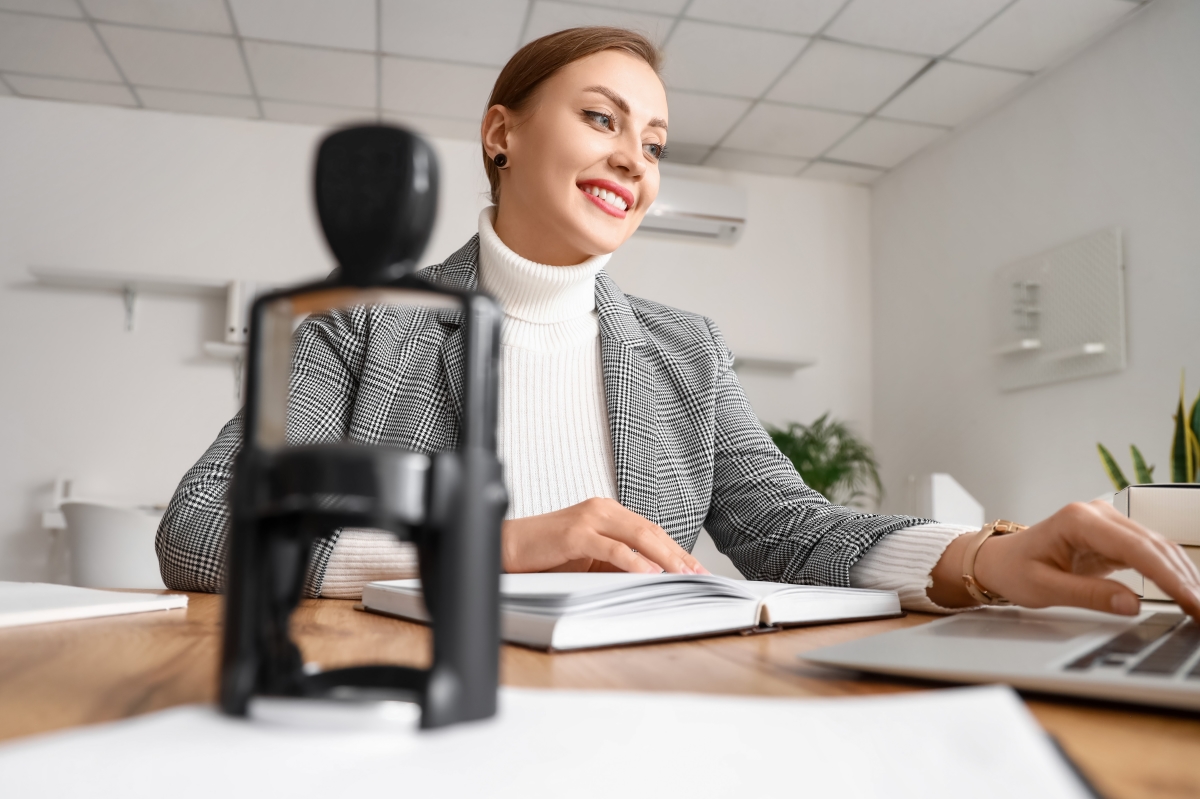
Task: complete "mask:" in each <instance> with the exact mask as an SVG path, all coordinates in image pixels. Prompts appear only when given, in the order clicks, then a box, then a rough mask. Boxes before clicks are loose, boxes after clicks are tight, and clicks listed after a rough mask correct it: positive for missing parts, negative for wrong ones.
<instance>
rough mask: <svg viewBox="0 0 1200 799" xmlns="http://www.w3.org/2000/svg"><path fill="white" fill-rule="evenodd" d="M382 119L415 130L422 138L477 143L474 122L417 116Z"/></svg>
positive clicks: (393, 115)
mask: <svg viewBox="0 0 1200 799" xmlns="http://www.w3.org/2000/svg"><path fill="white" fill-rule="evenodd" d="M383 118H384V119H385V120H386V121H388V122H394V123H395V124H397V125H400V126H401V127H405V128H410V129H411V130H415V131H416V132H417V133H420V134H422V135H424V136H434V137H436V138H439V139H460V140H464V141H476V142H477V141H479V124H478V123H476V122H468V121H466V120H462V119H446V118H445V117H427V116H421V115H419V114H384V117H383Z"/></svg>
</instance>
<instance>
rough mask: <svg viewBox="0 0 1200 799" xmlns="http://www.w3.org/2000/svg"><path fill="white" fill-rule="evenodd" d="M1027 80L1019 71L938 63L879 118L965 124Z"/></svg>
mask: <svg viewBox="0 0 1200 799" xmlns="http://www.w3.org/2000/svg"><path fill="white" fill-rule="evenodd" d="M1026 80H1028V77H1027V76H1026V75H1022V74H1020V73H1018V72H1005V71H1002V70H998V69H989V68H987V67H976V66H970V65H967V64H954V63H950V62H948V61H939V62H938V63H937V64H935V65H934V66H933V68H932V69H930V70H929V71H928V72H926V73H925V74H924V75H922V76H921V77H920V78H918V79H917V80H915V81H914V82H913V84H912V85H911V86H909V87H908V88H907V89H905V90H904V91H903V92H901V93H900V95H899V96H898V97H897V98H896V99H895V100H892V101H891V102H890V103H888V104H887V105H886V106H884V108H883V109H882V110H881V111H880V112H879V114H880V116H885V117H889V118H891V119H904V120H908V121H910V122H928V123H930V124H933V125H949V126H951V127H953V126H954V125H957V124H959V123H960V122H964V121H966V120H967V119H969V118H970V117H972V116H974V115H975V114H977V113H979V112H980V111H982V110H983V109H985V108H987V107H988V106H990V105H992V104H993V103H995V102H996V101H997V100H999V99H1000V98H1001V97H1003V96H1004V95H1006V94H1008V93H1009V92H1011V91H1012V90H1013V89H1015V88H1016V87H1017V86H1019V85H1020V84H1022V83H1024V82H1025V81H1026Z"/></svg>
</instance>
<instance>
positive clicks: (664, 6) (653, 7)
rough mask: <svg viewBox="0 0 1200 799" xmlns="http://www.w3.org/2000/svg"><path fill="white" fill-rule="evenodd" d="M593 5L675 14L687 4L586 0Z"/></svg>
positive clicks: (669, 0)
mask: <svg viewBox="0 0 1200 799" xmlns="http://www.w3.org/2000/svg"><path fill="white" fill-rule="evenodd" d="M587 1H588V3H589V4H591V5H594V6H611V7H612V8H631V9H633V10H634V11H647V12H649V13H652V14H668V15H670V16H675V15H676V14H678V13H679V12H680V11H682V10H683V7H684V6H686V5H687V0H587Z"/></svg>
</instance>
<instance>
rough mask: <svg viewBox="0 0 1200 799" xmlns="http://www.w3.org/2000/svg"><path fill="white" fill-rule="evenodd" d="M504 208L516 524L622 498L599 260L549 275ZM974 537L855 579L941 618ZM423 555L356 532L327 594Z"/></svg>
mask: <svg viewBox="0 0 1200 799" xmlns="http://www.w3.org/2000/svg"><path fill="white" fill-rule="evenodd" d="M493 213H494V209H493V208H487V209H484V211H483V212H481V213H480V215H479V286H480V288H481V289H482V290H483V291H486V292H487V293H489V294H491V295H492V296H493V297H495V298H496V299H497V300H498V301H499V302H500V305H501V307H503V308H504V322H503V327H502V330H501V337H500V342H501V343H500V360H501V364H500V404H499V414H498V417H497V430H496V433H497V437H496V441H497V450H498V453H499V456H500V460H501V461H502V462H503V463H504V477H505V482H506V485H507V488H508V493H509V507H508V518H510V519H520V518H524V517H526V516H536V515H538V514H542V513H549V512H551V511H555V510H559V509H560V508H565V507H569V506H571V505H575V504H577V503H579V502H582V501H583V500H585V499H590V498H592V497H608V498H611V499H616V498H617V480H616V471H615V466H614V460H613V451H612V440H611V438H610V434H609V425H608V407H607V405H606V403H605V398H604V378H603V371H602V369H601V364H600V327H599V320H598V318H597V315H596V294H595V281H596V275H597V274H598V273H599V272H600V270H601V269H603V268H604V265H605V264H606V263H607V262H608V259H609V256H608V255H598V256H596V257H594V258H590V259H588V260H587V261H584V262H583V263H581V264H579V265H577V266H546V265H545V264H538V263H534V262H533V261H530V260H527V259H525V258H522V257H521V256H519V255H517V254H516V253H515V252H513V251H512V250H510V249H509V248H508V247H507V246H505V244H504V243H503V242H502V241H500V238H499V237H498V236H497V235H496V231H495V230H494V229H493V227H492V219H493ZM968 529H969V528H964V527H958V526H954V525H942V524H931V525H922V526H920V527H913V528H909V529H906V530H900V531H898V532H895V533H892V534H891V535H889V536H887V537H886V538H885V539H884V540H883V541H881V542H880V543H878V544H876V545H875V546H874V547H873V548H871V549H870V550H869V551H868V552H867V554H866V555H864V556H863V557H862V559H861V560H859V562H858V563H857V564H855V565H854V567H853V568H852V569H851V570H850V582H851V585H854V586H855V587H858V588H887V589H890V590H893V591H897V592H899V594H900V600H901V603H902V604H903V605H904V606H905V607H906V608H908V609H910V610H940V608H938V607H937V606H936V605H934V604H933V603H932V602H930V601H929V599H928V598H927V597H926V595H925V589H926V588H927V587H928V586H929V585H930V584H931V578H930V573H931V571H932V569H933V566H934V565H935V564H936V563H937V561H938V559H939V558H940V557H941V554H942V552H943V551H944V550H945V548H946V545H947V544H949V543H950V541H952V540H953V539H954V538H955V537H956V536H957V535H960V534H961V533H963V532H966V531H967V530H968ZM416 573H417V560H416V552H415V549H414V548H413V547H412V545H411V544H404V543H400V542H398V541H396V540H395V539H394V538H393V537H392V536H391V535H390V534H388V533H383V532H374V531H369V530H344V531H343V532H342V534H341V536H340V537H339V538H338V542H337V545H336V546H335V547H334V550H333V554H332V555H330V558H329V563H328V565H327V567H326V569H325V581H324V583H323V585H322V588H321V595H322V596H326V597H333V598H340V599H353V598H357V597H359V596H361V595H362V588H363V586H364V585H366V584H367V583H369V582H371V581H372V580H387V579H399V578H402V577H414V576H416Z"/></svg>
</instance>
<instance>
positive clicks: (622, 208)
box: [575, 180, 633, 219]
mask: <svg viewBox="0 0 1200 799" xmlns="http://www.w3.org/2000/svg"><path fill="white" fill-rule="evenodd" d="M575 185H576V186H577V187H578V188H579V190H580V191H581V192H583V193H584V195H585V196H586V197H587V198H588V199H589V200H591V201H592V202H593V203H595V205H596V206H597V207H599V208H600V210H601V211H604V213H606V214H608V215H610V216H615V217H616V218H618V219H624V218H625V214H626V212H627V211H628V210H629V209H630V208H632V207H633V193H632V192H631V191H629V189H627V188H625V187H624V186H621V185H619V184H617V183H613V182H612V181H610V180H587V181H582V182H580V183H577V184H575Z"/></svg>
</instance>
